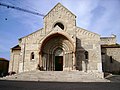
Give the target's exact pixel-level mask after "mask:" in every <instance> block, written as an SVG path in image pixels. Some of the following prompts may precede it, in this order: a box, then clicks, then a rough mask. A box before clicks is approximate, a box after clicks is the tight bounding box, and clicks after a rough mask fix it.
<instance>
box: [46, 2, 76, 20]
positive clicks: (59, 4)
mask: <svg viewBox="0 0 120 90" xmlns="http://www.w3.org/2000/svg"><path fill="white" fill-rule="evenodd" d="M57 7H62V8H64V9H65V10H66V11H67V12H70V14H72V15H73V16H75V17H76V15H74V14H73V13H72V12H71V11H70V10H68V9H67V8H66V7H64V6H63V5H62V4H61V3H58V4H57V5H55V6H54V7H53V8H52V9H51V10H50V11H49V12H48V13H47V14H46V15H45V16H44V18H45V17H46V16H47V15H48V14H49V13H51V12H52V11H53V10H54V9H55V8H57Z"/></svg>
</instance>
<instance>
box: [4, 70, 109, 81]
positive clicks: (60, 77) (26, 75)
mask: <svg viewBox="0 0 120 90" xmlns="http://www.w3.org/2000/svg"><path fill="white" fill-rule="evenodd" d="M2 80H22V81H55V82H109V81H108V80H106V79H104V78H100V77H98V76H97V75H96V74H94V73H86V72H82V71H38V70H37V71H29V72H23V73H19V74H15V75H11V76H6V77H4V78H2Z"/></svg>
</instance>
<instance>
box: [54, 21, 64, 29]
mask: <svg viewBox="0 0 120 90" xmlns="http://www.w3.org/2000/svg"><path fill="white" fill-rule="evenodd" d="M56 26H59V27H60V28H61V29H62V30H64V25H63V24H62V23H61V22H57V23H56V24H55V25H54V27H56Z"/></svg>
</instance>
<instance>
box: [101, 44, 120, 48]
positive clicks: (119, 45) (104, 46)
mask: <svg viewBox="0 0 120 90" xmlns="http://www.w3.org/2000/svg"><path fill="white" fill-rule="evenodd" d="M101 48H120V44H111V45H107V44H105V45H101Z"/></svg>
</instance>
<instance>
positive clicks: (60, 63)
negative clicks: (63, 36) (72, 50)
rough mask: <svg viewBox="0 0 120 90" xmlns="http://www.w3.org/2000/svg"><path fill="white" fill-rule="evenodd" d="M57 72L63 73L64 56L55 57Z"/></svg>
mask: <svg viewBox="0 0 120 90" xmlns="http://www.w3.org/2000/svg"><path fill="white" fill-rule="evenodd" d="M55 71H63V56H55Z"/></svg>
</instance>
